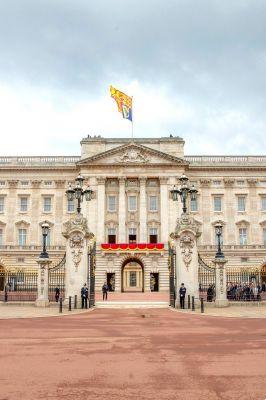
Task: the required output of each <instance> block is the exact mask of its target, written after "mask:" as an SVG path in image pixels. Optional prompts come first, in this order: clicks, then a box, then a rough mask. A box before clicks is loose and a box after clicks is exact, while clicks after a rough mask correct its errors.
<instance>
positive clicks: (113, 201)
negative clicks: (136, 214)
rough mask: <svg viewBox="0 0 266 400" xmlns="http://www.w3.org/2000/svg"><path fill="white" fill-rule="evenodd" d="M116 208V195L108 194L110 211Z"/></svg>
mask: <svg viewBox="0 0 266 400" xmlns="http://www.w3.org/2000/svg"><path fill="white" fill-rule="evenodd" d="M115 210H116V198H115V196H108V211H115Z"/></svg>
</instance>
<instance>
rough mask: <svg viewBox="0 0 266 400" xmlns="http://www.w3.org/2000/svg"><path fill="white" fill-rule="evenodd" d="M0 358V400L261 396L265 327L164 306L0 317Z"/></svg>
mask: <svg viewBox="0 0 266 400" xmlns="http://www.w3.org/2000/svg"><path fill="white" fill-rule="evenodd" d="M143 315H145V317H143ZM0 362H1V364H0V366H1V370H0V386H1V390H0V400H13V399H23V400H33V399H34V400H37V399H45V400H46V399H48V400H53V399H64V400H68V399H69V400H70V399H71V400H81V399H82V400H87V399H88V400H95V399H107V400H114V399H125V400H133V399H134V400H135V399H137V400H139V399H149V400H150V399H163V400H164V399H165V400H166V399H167V400H176V399H183V400H196V399H197V400H201V399H204V400H214V399H215V400H217V399H224V400H230V399H241V400H250V399H252V400H253V399H254V400H264V399H266V321H265V319H239V318H217V317H206V316H201V315H188V314H182V313H177V312H172V311H170V310H167V309H151V310H140V309H139V310H137V309H135V310H133V309H129V310H106V309H97V310H95V311H93V312H89V313H86V314H79V315H75V316H74V315H73V316H66V317H54V318H36V319H17V320H15V319H13V320H0Z"/></svg>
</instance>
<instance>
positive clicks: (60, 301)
mask: <svg viewBox="0 0 266 400" xmlns="http://www.w3.org/2000/svg"><path fill="white" fill-rule="evenodd" d="M62 311H63V299H62V297H60V299H59V312H60V313H61V312H62Z"/></svg>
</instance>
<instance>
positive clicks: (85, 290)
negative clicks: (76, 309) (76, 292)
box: [81, 283, 89, 308]
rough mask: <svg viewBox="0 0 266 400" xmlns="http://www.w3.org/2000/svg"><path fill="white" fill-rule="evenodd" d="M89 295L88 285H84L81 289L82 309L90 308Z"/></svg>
mask: <svg viewBox="0 0 266 400" xmlns="http://www.w3.org/2000/svg"><path fill="white" fill-rule="evenodd" d="M88 295H89V290H88V288H87V285H86V283H84V286H83V287H82V288H81V307H82V308H84V307H85V308H88Z"/></svg>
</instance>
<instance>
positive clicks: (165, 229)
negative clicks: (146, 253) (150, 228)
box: [160, 178, 169, 243]
mask: <svg viewBox="0 0 266 400" xmlns="http://www.w3.org/2000/svg"><path fill="white" fill-rule="evenodd" d="M167 182H168V178H160V210H161V240H160V241H161V242H162V243H167V242H168V236H169V226H168V201H169V198H168V188H167Z"/></svg>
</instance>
